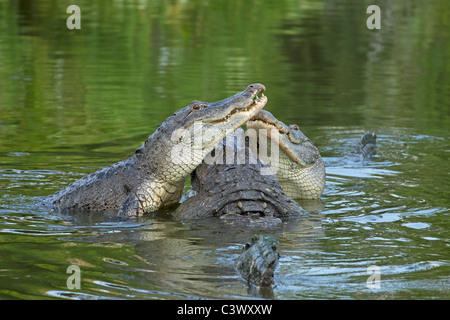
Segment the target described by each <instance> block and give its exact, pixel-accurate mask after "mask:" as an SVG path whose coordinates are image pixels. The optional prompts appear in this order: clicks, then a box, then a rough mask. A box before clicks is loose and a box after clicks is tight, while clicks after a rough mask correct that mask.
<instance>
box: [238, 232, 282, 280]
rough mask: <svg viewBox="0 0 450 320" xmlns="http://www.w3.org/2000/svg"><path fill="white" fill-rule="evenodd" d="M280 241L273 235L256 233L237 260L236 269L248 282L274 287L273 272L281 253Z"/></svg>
mask: <svg viewBox="0 0 450 320" xmlns="http://www.w3.org/2000/svg"><path fill="white" fill-rule="evenodd" d="M277 246H278V241H277V240H276V239H275V237H274V236H271V235H255V236H254V237H253V238H252V240H251V242H250V243H247V244H246V245H245V248H244V250H243V251H242V253H241V254H240V255H239V257H238V258H237V260H236V269H237V270H238V271H239V273H240V274H241V276H242V277H243V278H244V279H245V280H247V281H248V283H250V284H253V285H256V286H258V288H272V286H273V274H274V272H275V268H276V266H277V262H278V259H279V258H280V254H279V253H278V251H277Z"/></svg>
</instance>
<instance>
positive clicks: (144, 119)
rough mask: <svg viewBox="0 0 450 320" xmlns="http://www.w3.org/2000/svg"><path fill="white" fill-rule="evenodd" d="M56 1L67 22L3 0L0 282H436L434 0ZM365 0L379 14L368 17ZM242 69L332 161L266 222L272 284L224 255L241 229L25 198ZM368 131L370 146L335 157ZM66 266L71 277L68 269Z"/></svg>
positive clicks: (444, 212)
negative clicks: (282, 219) (247, 276)
mask: <svg viewBox="0 0 450 320" xmlns="http://www.w3.org/2000/svg"><path fill="white" fill-rule="evenodd" d="M70 4H77V5H78V6H79V7H80V8H81V29H80V30H68V29H67V27H66V19H67V18H68V17H69V15H70V14H68V13H66V9H67V6H68V3H67V2H65V1H45V0H39V1H13V0H10V1H6V0H0V257H1V258H0V298H3V299H12V298H18V299H54V298H63V299H102V298H106V299H110V298H119V299H155V298H156V299H179V298H187V299H196V298H249V297H263V298H274V299H334V298H341V299H448V298H450V290H449V288H450V250H449V249H450V248H449V245H450V238H449V222H448V220H447V219H448V217H449V212H450V210H449V207H450V206H449V199H450V193H449V162H448V156H449V150H450V148H449V138H448V133H449V130H448V128H449V126H450V120H449V111H450V39H449V37H450V5H449V2H448V1H447V0H433V1H359V0H353V1H301V0H296V1H293V0H284V1H268V0H265V1H263V0H257V1H256V0H255V1H252V0H246V1H234V0H227V1H207V0H198V1H196V0H190V1H189V0H186V1H176V0H174V1H162V0H161V1H154V0H148V1H145V0H140V1H120V0H119V1H77V0H74V1H72V2H71V3H70ZM371 4H377V5H379V6H380V8H381V29H379V30H377V29H375V30H369V29H368V28H367V27H366V20H367V18H368V17H369V14H367V13H366V9H367V7H368V6H369V5H371ZM255 82H261V83H263V84H264V85H266V87H267V91H266V95H267V96H268V98H269V102H268V104H267V105H266V107H265V109H266V110H268V111H270V112H272V113H273V114H274V115H275V116H276V117H277V118H278V119H280V120H282V121H284V122H286V123H298V124H299V125H300V127H301V129H302V131H303V132H304V133H305V134H306V135H307V136H308V137H309V138H310V139H311V140H312V141H313V142H314V143H315V145H316V146H317V147H318V148H319V150H320V151H321V154H322V157H323V159H324V162H325V164H326V167H327V186H326V188H325V191H324V194H323V196H322V198H321V201H319V202H313V203H311V202H302V203H301V204H302V205H303V206H304V208H305V209H307V210H308V214H307V215H306V216H304V217H302V218H301V219H299V220H294V221H289V222H288V223H286V224H284V225H283V227H282V228H280V229H277V230H271V231H270V233H272V234H275V235H276V237H277V239H278V240H279V242H280V246H279V250H280V254H281V258H280V262H279V265H278V267H277V269H276V272H275V283H276V286H275V288H274V289H273V291H270V292H258V291H257V290H255V289H254V288H253V289H249V288H248V287H247V285H246V284H245V283H244V282H243V281H242V280H241V279H240V277H239V276H238V274H237V272H236V271H235V269H234V267H233V264H234V259H235V258H236V257H237V255H238V253H239V252H240V249H241V247H242V245H243V244H244V243H245V242H247V241H249V239H250V238H251V235H252V234H253V233H254V231H253V230H247V229H244V228H237V227H227V226H223V224H221V223H220V222H218V221H203V222H201V223H177V222H173V221H171V220H170V218H169V217H168V215H167V214H152V215H148V216H145V217H144V218H142V219H139V220H130V221H116V220H112V219H107V218H105V217H103V216H98V215H85V216H64V215H61V214H58V213H55V212H51V211H48V210H47V209H45V208H43V207H42V206H40V205H39V201H40V200H41V199H43V197H45V196H46V195H49V194H52V193H53V192H55V191H57V190H58V189H59V188H61V187H63V186H65V185H67V184H69V183H70V182H72V181H75V180H76V179H78V178H80V177H82V176H83V175H85V174H86V173H89V172H92V171H95V170H97V169H98V168H101V167H104V166H106V165H108V164H111V163H114V162H117V161H118V160H120V159H121V158H122V157H124V156H125V155H127V154H128V153H130V152H132V151H134V150H135V149H136V148H137V147H139V146H140V145H141V144H142V142H143V141H144V140H145V139H146V137H147V136H148V135H149V134H151V133H152V132H154V130H155V129H156V127H157V125H158V124H160V123H161V122H163V121H164V119H165V118H167V117H168V116H170V115H171V114H172V113H173V112H174V111H175V110H178V109H180V108H182V107H184V106H186V105H187V104H188V103H189V102H190V101H192V100H196V99H198V100H204V101H216V100H219V99H223V98H225V97H227V96H229V95H231V94H234V93H236V92H239V91H242V90H243V89H245V87H246V86H247V85H249V84H251V83H255ZM367 130H374V131H375V132H376V133H377V135H378V149H377V154H376V156H374V157H373V158H372V159H371V160H370V161H367V162H365V163H352V162H346V161H345V160H344V156H345V155H346V154H347V153H348V152H349V151H350V149H351V147H352V144H353V143H354V142H355V141H356V139H357V138H358V137H359V136H360V135H361V134H362V133H364V132H365V131H367ZM267 232H269V231H267ZM70 265H78V266H79V267H80V270H81V288H80V289H69V288H68V287H67V285H66V280H67V278H68V277H69V274H67V273H66V270H67V268H68V267H69V266H70ZM369 266H377V267H378V268H379V269H378V270H379V272H380V274H379V276H380V279H379V280H380V282H379V283H378V284H379V286H378V287H375V288H373V287H372V288H369V287H368V286H367V280H368V278H369V276H370V275H371V274H370V273H367V271H368V267H369Z"/></svg>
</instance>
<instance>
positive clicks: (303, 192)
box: [247, 110, 325, 200]
mask: <svg viewBox="0 0 450 320" xmlns="http://www.w3.org/2000/svg"><path fill="white" fill-rule="evenodd" d="M247 129H248V130H247V134H248V135H255V134H257V135H258V144H259V145H261V143H262V142H264V143H267V146H266V148H267V149H266V150H268V149H270V147H271V144H272V143H275V144H277V145H278V150H279V151H280V152H279V154H278V157H277V159H274V157H269V156H267V153H266V152H263V153H261V152H259V153H261V154H260V156H261V157H262V158H263V160H264V161H265V162H266V163H268V164H269V165H270V166H271V168H272V169H273V171H274V172H275V173H276V177H277V179H278V182H279V183H280V185H281V188H282V189H283V191H284V192H285V193H286V194H287V195H288V196H289V197H292V198H294V199H305V200H312V199H319V198H320V195H321V194H322V192H323V190H324V188H325V165H324V163H323V160H322V158H321V156H320V153H319V150H318V149H317V148H316V146H315V145H314V144H313V143H312V142H311V140H309V139H308V138H307V137H306V136H305V135H304V134H303V133H302V132H301V131H300V129H299V126H298V125H296V124H292V125H290V126H288V125H286V124H284V123H283V122H281V121H279V120H277V119H276V118H275V117H274V116H273V115H272V114H271V113H270V112H268V111H265V110H262V111H260V112H259V113H258V114H257V115H256V116H255V117H253V118H252V119H250V120H249V121H247ZM261 137H265V139H261ZM265 141H267V142H265ZM251 146H253V147H254V148H255V147H256V144H255V143H253V144H251ZM256 149H257V148H255V149H254V150H253V151H254V152H258V150H256Z"/></svg>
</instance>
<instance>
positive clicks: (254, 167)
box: [174, 128, 305, 227]
mask: <svg viewBox="0 0 450 320" xmlns="http://www.w3.org/2000/svg"><path fill="white" fill-rule="evenodd" d="M248 141H249V139H247V138H246V135H245V133H244V130H243V129H242V128H238V129H236V131H235V132H233V133H232V134H230V135H228V136H227V137H226V138H225V139H223V141H222V142H221V143H220V144H219V145H218V146H217V148H215V149H214V150H212V151H211V153H210V154H209V155H208V156H207V157H205V159H204V160H203V162H202V164H201V165H199V166H198V167H197V169H196V170H195V171H194V172H193V173H192V174H191V185H192V189H193V190H194V191H195V192H196V195H195V196H193V197H191V198H188V199H187V200H185V201H184V202H182V203H181V204H180V206H179V207H178V208H177V209H176V211H175V214H174V219H175V220H178V221H180V220H190V219H200V218H206V217H218V218H220V219H223V221H226V222H229V223H234V224H238V225H241V226H245V225H248V226H259V227H272V226H276V225H280V224H281V222H282V220H281V219H280V218H283V217H292V216H298V215H300V214H303V213H304V212H305V211H304V210H303V209H302V207H301V206H300V205H299V204H298V203H297V202H295V201H294V200H292V199H291V198H289V197H288V196H287V195H286V194H285V193H284V192H283V190H282V188H281V186H280V184H279V183H278V181H277V178H276V177H275V174H274V173H273V172H272V170H271V169H270V167H269V166H268V165H267V164H265V163H264V161H262V160H261V158H260V157H258V155H257V154H254V153H253V152H252V151H251V149H250V147H249V146H248ZM262 173H264V174H262Z"/></svg>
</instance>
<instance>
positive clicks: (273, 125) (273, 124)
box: [247, 111, 290, 135]
mask: <svg viewBox="0 0 450 320" xmlns="http://www.w3.org/2000/svg"><path fill="white" fill-rule="evenodd" d="M247 126H249V127H254V128H259V129H261V128H262V129H275V130H278V131H279V132H280V133H281V134H287V135H289V133H290V130H289V127H288V126H286V125H285V124H284V123H282V122H280V121H278V120H277V119H275V118H274V117H273V116H272V114H271V113H269V112H267V111H261V112H260V113H258V114H257V115H256V116H254V117H253V118H252V119H251V120H248V121H247Z"/></svg>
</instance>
